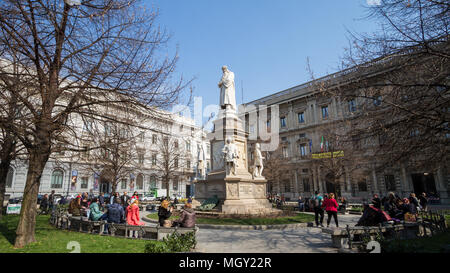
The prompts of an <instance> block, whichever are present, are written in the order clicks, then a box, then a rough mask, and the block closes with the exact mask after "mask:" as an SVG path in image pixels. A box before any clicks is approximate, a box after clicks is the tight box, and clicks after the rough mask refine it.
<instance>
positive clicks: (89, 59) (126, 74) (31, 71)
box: [0, 0, 184, 248]
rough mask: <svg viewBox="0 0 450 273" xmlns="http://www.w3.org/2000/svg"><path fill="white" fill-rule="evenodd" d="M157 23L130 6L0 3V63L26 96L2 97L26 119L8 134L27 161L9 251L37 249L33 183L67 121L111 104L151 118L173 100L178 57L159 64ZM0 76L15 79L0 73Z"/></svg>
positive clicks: (102, 1) (162, 40) (115, 1)
mask: <svg viewBox="0 0 450 273" xmlns="http://www.w3.org/2000/svg"><path fill="white" fill-rule="evenodd" d="M156 18H157V14H156V12H154V11H152V10H148V9H147V8H146V7H145V6H144V5H141V4H140V1H137V0H86V1H82V2H81V4H80V5H77V6H73V5H71V3H70V2H68V1H64V3H63V2H62V1H45V0H36V1H25V0H5V1H2V2H1V3H0V52H1V53H2V55H1V56H0V57H1V58H2V59H3V60H5V61H6V62H9V63H15V64H17V65H18V66H20V67H21V68H23V69H22V70H21V71H20V72H19V74H20V77H19V80H20V81H21V82H20V85H21V86H25V85H26V86H28V90H30V92H29V93H27V94H26V95H24V94H23V92H21V91H18V90H16V89H14V88H10V89H7V90H5V92H8V93H9V94H10V96H15V97H16V98H17V101H19V102H20V103H21V104H23V105H24V112H25V114H27V115H29V118H28V119H27V120H25V121H24V120H22V123H21V124H14V125H13V126H11V129H12V131H13V133H14V135H15V136H16V137H17V138H18V139H19V141H20V142H21V143H22V144H23V145H24V147H25V148H26V149H27V151H28V154H29V167H28V173H27V179H26V185H25V189H24V196H23V203H22V210H21V214H20V220H19V224H18V227H17V231H16V234H17V237H16V241H15V247H19V248H20V247H23V246H25V245H27V244H29V243H31V242H34V241H36V240H35V236H34V234H35V233H34V228H35V217H36V199H37V194H38V190H39V185H40V178H41V175H42V171H43V169H44V167H45V164H46V163H47V161H48V159H49V157H50V155H51V152H52V147H53V146H54V145H55V143H57V142H61V141H62V139H63V138H65V137H66V135H67V134H69V133H70V132H71V128H69V126H68V123H67V122H68V121H69V120H70V118H72V117H73V116H74V115H79V116H96V115H97V114H96V110H97V108H98V107H100V106H101V107H107V105H108V104H111V103H113V104H115V105H118V104H121V105H123V107H126V108H134V109H137V108H145V109H146V110H148V111H151V110H152V109H154V108H153V107H162V108H165V107H167V106H169V105H171V104H172V103H174V102H176V101H177V99H178V98H179V94H180V91H181V90H182V88H183V87H184V83H183V81H181V80H180V81H179V82H178V83H177V84H175V85H174V86H172V85H170V84H169V80H170V76H171V75H172V72H173V71H174V68H175V64H176V60H177V57H176V56H175V57H174V58H171V59H170V58H166V59H164V58H161V56H162V54H160V53H164V52H162V51H161V49H164V48H165V47H164V46H165V45H166V42H167V35H165V33H164V32H163V31H161V29H160V28H159V27H158V26H156ZM16 52H17V53H18V55H19V56H18V58H13V57H12V56H13V55H14V54H15V53H16ZM0 74H3V75H11V76H14V72H13V71H11V70H9V69H4V68H3V67H2V70H1V71H0ZM23 123H25V124H23ZM68 148H70V147H68Z"/></svg>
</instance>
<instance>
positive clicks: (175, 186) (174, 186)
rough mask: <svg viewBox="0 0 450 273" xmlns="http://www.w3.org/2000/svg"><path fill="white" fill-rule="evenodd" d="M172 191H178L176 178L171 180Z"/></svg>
mask: <svg viewBox="0 0 450 273" xmlns="http://www.w3.org/2000/svg"><path fill="white" fill-rule="evenodd" d="M172 189H173V190H174V191H177V190H178V178H174V179H173V183H172Z"/></svg>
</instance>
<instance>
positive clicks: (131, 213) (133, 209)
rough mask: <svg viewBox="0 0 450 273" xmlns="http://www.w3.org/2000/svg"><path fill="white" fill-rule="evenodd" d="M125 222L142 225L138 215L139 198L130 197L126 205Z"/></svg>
mask: <svg viewBox="0 0 450 273" xmlns="http://www.w3.org/2000/svg"><path fill="white" fill-rule="evenodd" d="M127 224H128V225H131V226H143V225H144V223H143V222H141V218H140V217H139V200H137V199H131V202H130V205H129V206H128V207H127Z"/></svg>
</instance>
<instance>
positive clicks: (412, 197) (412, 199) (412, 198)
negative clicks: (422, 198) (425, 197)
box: [408, 192, 420, 211]
mask: <svg viewBox="0 0 450 273" xmlns="http://www.w3.org/2000/svg"><path fill="white" fill-rule="evenodd" d="M408 199H409V202H410V203H411V204H412V205H414V207H415V208H416V211H419V210H420V202H419V199H417V197H416V194H415V193H413V192H412V193H411V194H410V195H409V198H408Z"/></svg>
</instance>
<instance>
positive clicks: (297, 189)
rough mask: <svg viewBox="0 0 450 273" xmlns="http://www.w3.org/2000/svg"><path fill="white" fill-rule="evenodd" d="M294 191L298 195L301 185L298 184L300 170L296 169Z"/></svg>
mask: <svg viewBox="0 0 450 273" xmlns="http://www.w3.org/2000/svg"><path fill="white" fill-rule="evenodd" d="M294 192H295V194H296V195H298V193H299V192H300V191H299V185H298V170H297V169H295V170H294Z"/></svg>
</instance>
